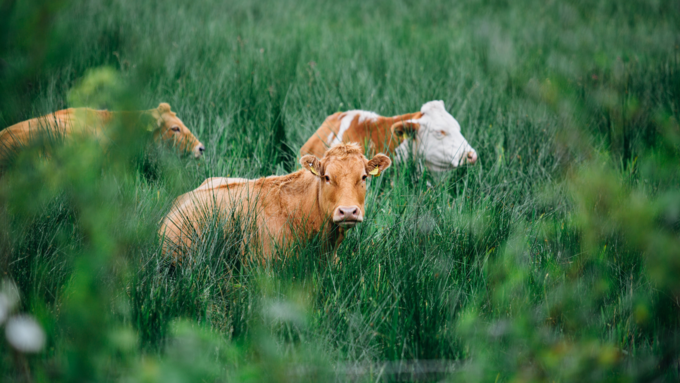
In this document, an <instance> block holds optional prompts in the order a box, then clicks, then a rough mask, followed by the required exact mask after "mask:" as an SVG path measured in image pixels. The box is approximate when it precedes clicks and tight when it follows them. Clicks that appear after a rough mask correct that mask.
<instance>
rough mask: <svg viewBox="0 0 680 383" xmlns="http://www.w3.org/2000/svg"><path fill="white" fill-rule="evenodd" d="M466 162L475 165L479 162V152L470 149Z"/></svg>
mask: <svg viewBox="0 0 680 383" xmlns="http://www.w3.org/2000/svg"><path fill="white" fill-rule="evenodd" d="M465 162H467V163H468V164H470V165H474V164H475V162H477V152H475V150H474V149H470V151H469V152H468V153H467V156H466V160H465Z"/></svg>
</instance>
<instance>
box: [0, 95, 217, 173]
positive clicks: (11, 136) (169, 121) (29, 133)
mask: <svg viewBox="0 0 680 383" xmlns="http://www.w3.org/2000/svg"><path fill="white" fill-rule="evenodd" d="M117 118H118V119H120V120H119V121H134V122H135V123H139V124H140V125H146V126H144V128H146V129H147V130H149V131H151V132H153V137H154V139H155V140H157V141H162V142H165V143H168V144H171V145H176V146H177V147H178V148H179V150H181V151H182V152H187V153H191V154H192V155H193V156H194V157H195V158H198V157H200V156H201V155H202V154H203V151H204V150H205V147H204V146H203V144H201V142H200V141H198V139H197V138H196V137H194V135H193V134H191V131H189V129H187V127H186V126H185V125H184V123H183V122H182V121H181V120H180V119H179V118H177V115H176V114H175V113H173V112H172V111H171V110H170V105H168V104H166V103H161V104H160V105H159V106H158V108H156V109H151V110H144V111H135V112H109V111H107V110H94V109H89V108H69V109H64V110H60V111H58V112H54V113H52V114H48V115H46V116H43V117H38V118H33V119H30V120H27V121H24V122H20V123H18V124H15V125H12V126H10V127H8V128H7V129H5V130H3V131H1V132H0V163H4V162H5V160H6V159H8V158H9V157H11V156H13V155H15V154H17V152H18V151H19V150H21V148H22V147H26V146H29V145H31V144H32V143H33V142H35V141H37V140H39V139H40V138H41V137H44V136H49V137H55V138H61V137H64V138H66V137H69V136H71V135H73V134H79V133H80V134H92V135H95V136H100V137H102V138H106V136H107V132H106V127H107V125H109V124H111V123H112V121H114V120H115V119H117Z"/></svg>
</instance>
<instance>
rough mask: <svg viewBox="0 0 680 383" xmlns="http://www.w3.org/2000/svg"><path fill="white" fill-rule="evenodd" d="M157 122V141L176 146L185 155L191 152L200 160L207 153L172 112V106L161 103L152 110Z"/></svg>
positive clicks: (155, 133) (155, 137) (155, 135)
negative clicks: (204, 152)
mask: <svg viewBox="0 0 680 383" xmlns="http://www.w3.org/2000/svg"><path fill="white" fill-rule="evenodd" d="M151 115H152V116H153V118H154V119H155V121H156V126H155V129H154V134H153V137H154V139H155V140H157V141H162V142H165V143H167V144H169V145H173V146H174V145H176V146H177V147H178V148H179V150H181V151H182V152H185V153H189V152H191V154H193V156H194V158H199V157H200V156H202V155H203V151H205V146H203V144H202V143H201V142H200V141H199V140H198V139H197V138H196V137H195V136H194V135H193V134H191V131H190V130H189V129H188V128H187V127H186V126H185V125H184V123H183V122H182V120H180V119H179V118H177V115H176V114H175V113H174V112H172V111H171V110H170V105H168V104H166V103H164V102H163V103H161V104H160V105H158V108H156V109H152V110H151Z"/></svg>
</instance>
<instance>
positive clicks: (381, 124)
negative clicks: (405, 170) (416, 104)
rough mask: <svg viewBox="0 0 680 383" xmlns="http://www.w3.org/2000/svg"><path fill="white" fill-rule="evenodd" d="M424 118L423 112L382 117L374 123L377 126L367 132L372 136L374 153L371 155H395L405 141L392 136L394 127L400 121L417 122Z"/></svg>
mask: <svg viewBox="0 0 680 383" xmlns="http://www.w3.org/2000/svg"><path fill="white" fill-rule="evenodd" d="M422 116H423V114H422V113H421V112H415V113H407V114H402V115H399V116H393V117H380V118H379V119H378V121H376V122H375V123H374V124H375V126H374V127H373V128H372V129H371V130H370V131H368V132H367V133H368V135H369V136H370V137H369V138H370V143H371V146H372V149H373V151H374V153H371V155H373V154H376V153H378V152H380V153H392V154H395V150H396V149H397V147H398V146H399V145H400V144H401V143H402V141H403V140H402V139H401V138H400V137H396V136H394V135H393V134H392V130H391V128H392V125H394V124H396V123H397V122H400V121H408V120H416V119H419V118H420V117H422Z"/></svg>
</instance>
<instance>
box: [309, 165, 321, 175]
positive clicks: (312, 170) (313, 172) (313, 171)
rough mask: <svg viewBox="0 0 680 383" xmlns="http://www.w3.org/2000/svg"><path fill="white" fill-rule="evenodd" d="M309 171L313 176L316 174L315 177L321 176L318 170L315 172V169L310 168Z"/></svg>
mask: <svg viewBox="0 0 680 383" xmlns="http://www.w3.org/2000/svg"><path fill="white" fill-rule="evenodd" d="M309 171H310V172H312V174H314V175H315V176H318V175H319V173H317V172H316V170H314V168H313V167H311V166H310V167H309Z"/></svg>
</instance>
